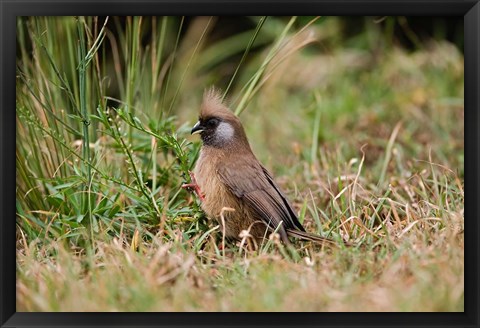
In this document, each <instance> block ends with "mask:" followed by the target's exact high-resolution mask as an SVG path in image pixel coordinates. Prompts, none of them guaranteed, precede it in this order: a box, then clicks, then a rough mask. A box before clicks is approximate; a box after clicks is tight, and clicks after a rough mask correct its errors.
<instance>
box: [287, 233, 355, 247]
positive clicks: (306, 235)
mask: <svg viewBox="0 0 480 328" xmlns="http://www.w3.org/2000/svg"><path fill="white" fill-rule="evenodd" d="M287 234H288V235H289V236H291V237H295V238H299V239H302V240H308V241H313V242H314V243H318V244H322V245H330V246H339V243H338V242H336V241H335V240H333V239H330V238H326V237H322V236H319V235H316V234H313V233H309V232H306V231H300V230H295V229H287ZM343 243H344V245H346V246H352V244H350V243H348V242H343Z"/></svg>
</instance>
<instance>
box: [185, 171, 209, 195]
mask: <svg viewBox="0 0 480 328" xmlns="http://www.w3.org/2000/svg"><path fill="white" fill-rule="evenodd" d="M188 174H190V180H191V182H190V183H184V184H183V185H182V188H184V189H190V190H192V189H193V191H194V192H195V193H196V194H197V196H198V198H200V200H201V201H204V200H205V196H204V195H203V193H202V191H201V190H200V187H199V186H198V184H197V179H195V175H194V174H193V172H192V171H188Z"/></svg>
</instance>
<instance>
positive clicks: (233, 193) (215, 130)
mask: <svg viewBox="0 0 480 328" xmlns="http://www.w3.org/2000/svg"><path fill="white" fill-rule="evenodd" d="M191 133H192V134H197V133H198V134H200V137H201V139H202V142H203V145H202V148H201V150H200V155H199V158H198V161H197V163H196V166H195V169H194V172H193V174H192V175H191V176H192V182H193V183H191V184H187V185H184V187H194V188H195V190H196V192H197V194H198V195H199V196H200V198H201V201H202V202H201V207H202V209H203V210H204V211H205V213H206V214H207V216H208V217H210V218H213V219H216V220H217V221H218V223H219V224H220V226H221V227H222V230H223V231H225V237H227V238H230V239H240V238H239V236H240V233H241V232H242V231H243V230H247V231H249V233H250V235H251V236H252V237H253V238H255V240H256V241H257V242H261V240H262V239H263V238H264V237H267V238H268V236H269V235H270V233H271V232H273V231H275V230H276V231H277V232H278V234H279V235H280V238H281V240H282V242H284V243H285V244H290V241H289V236H291V237H296V238H300V239H303V240H311V241H314V242H319V243H325V242H326V243H333V244H335V242H334V241H332V240H330V239H327V238H324V237H321V236H318V235H314V234H311V233H308V232H306V231H305V228H304V227H303V226H302V224H301V223H300V221H299V220H298V217H297V215H296V213H295V211H294V210H293V208H292V205H291V204H290V202H289V201H288V200H287V198H286V197H285V194H284V193H283V192H282V191H281V190H280V188H279V187H278V185H277V184H276V183H275V181H274V179H273V176H272V174H270V172H268V170H267V169H266V168H265V167H264V166H263V165H262V164H261V163H260V162H259V161H258V159H257V158H256V157H255V155H254V154H253V152H252V149H251V148H250V144H249V142H248V139H247V136H246V134H245V130H244V128H243V126H242V123H241V122H240V120H239V119H238V117H237V116H235V115H234V114H233V113H232V112H231V111H230V110H229V109H228V108H227V106H226V105H224V104H223V103H222V100H221V95H220V93H219V92H218V91H217V90H215V89H214V88H211V89H209V90H207V91H206V92H205V94H204V97H203V102H202V105H201V109H200V116H199V120H198V122H197V123H196V124H195V125H194V126H193V128H192V131H191ZM225 209H229V210H225ZM221 216H223V221H224V222H225V227H223V223H222V219H221Z"/></svg>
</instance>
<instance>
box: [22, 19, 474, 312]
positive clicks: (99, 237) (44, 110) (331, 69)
mask: <svg viewBox="0 0 480 328" xmlns="http://www.w3.org/2000/svg"><path fill="white" fill-rule="evenodd" d="M387 19H389V18H387ZM108 20H109V21H108V22H105V21H102V20H100V19H97V18H94V17H85V18H84V17H78V18H74V17H62V18H60V17H35V18H34V17H32V18H19V20H18V24H17V45H18V50H19V51H18V57H17V151H16V165H17V190H16V194H17V201H16V207H17V304H16V305H17V311H463V310H464V302H463V296H464V284H463V281H464V280H463V276H464V261H463V254H464V240H463V225H464V192H463V186H464V172H463V160H464V156H463V130H464V128H463V55H462V54H461V53H460V52H459V51H458V50H457V48H455V47H454V46H453V45H451V44H449V43H448V42H446V41H433V40H432V41H431V42H429V43H426V44H425V45H422V46H421V47H420V46H419V48H418V49H416V50H415V51H411V52H408V51H405V50H403V49H401V48H399V47H397V46H395V42H393V40H392V39H391V38H392V36H391V34H390V33H387V32H388V31H387V32H385V33H384V32H383V31H382V30H381V29H380V28H379V27H378V25H377V24H376V23H374V22H373V21H372V22H371V23H369V24H366V30H365V32H364V33H362V34H361V35H360V36H358V37H356V38H355V39H354V40H342V39H341V38H339V36H338V35H339V34H340V30H341V25H342V19H340V18H335V17H328V18H314V19H306V18H296V17H292V18H277V17H268V18H267V17H262V18H260V17H253V18H251V23H252V24H251V25H252V28H251V29H250V30H247V31H245V32H242V33H236V34H233V35H232V36H230V37H226V38H224V39H215V38H214V36H215V35H216V33H218V29H217V18H215V17H202V18H197V19H194V20H191V21H187V20H186V19H185V18H181V17H159V18H151V19H150V18H149V19H147V18H142V17H128V18H124V19H121V18H117V17H110V18H109V19H108ZM402 22H403V24H405V22H404V21H402ZM372 39H378V40H380V41H379V42H378V43H375V42H372ZM347 44H350V46H346V45H347ZM228 45H229V46H228ZM233 45H234V46H233ZM241 45H243V46H241ZM225 81H226V82H225ZM212 84H213V85H216V86H217V87H221V88H223V89H224V90H226V91H228V93H227V94H226V99H227V100H228V101H229V103H230V104H231V108H232V110H234V111H236V112H237V113H240V118H241V120H242V121H243V123H244V126H245V128H246V131H247V135H248V136H249V139H250V142H251V144H252V147H253V149H254V151H255V153H256V155H257V157H258V158H259V159H260V161H261V162H262V163H264V164H265V165H266V167H267V168H269V169H270V170H271V171H272V172H273V173H274V175H275V177H276V180H277V182H278V183H279V184H280V185H281V187H282V189H283V190H284V191H285V192H286V194H287V195H288V197H289V198H290V200H291V201H292V203H293V205H294V207H295V209H296V210H297V211H298V213H300V215H299V216H300V219H301V221H302V222H303V224H304V226H305V227H306V228H307V230H309V231H312V232H317V233H319V234H321V235H324V236H330V237H331V238H334V239H341V238H343V239H345V240H349V241H352V242H354V243H355V244H356V245H357V246H355V247H350V248H346V247H340V248H338V249H328V248H319V247H318V246H315V245H312V244H310V243H302V242H296V243H295V246H296V249H295V250H288V249H286V248H285V247H284V246H283V245H282V244H280V243H279V242H278V240H277V239H275V238H271V239H270V240H269V241H268V242H266V243H264V244H263V245H261V247H260V248H259V249H258V250H257V251H251V250H248V249H246V248H245V247H244V246H245V244H248V240H245V243H244V244H242V245H240V244H227V247H226V248H224V249H223V250H220V249H219V247H218V246H219V245H220V244H221V243H222V235H221V231H220V229H219V228H218V226H217V225H216V224H215V223H214V222H212V221H210V220H208V219H207V218H205V217H204V215H203V213H202V212H201V210H200V208H199V204H198V200H196V199H195V197H194V196H193V195H191V194H189V193H188V192H186V191H185V190H182V189H181V188H180V186H181V184H182V183H183V182H184V181H186V180H188V179H189V177H188V171H189V170H190V169H191V168H192V167H193V165H194V163H195V159H196V157H197V155H198V151H199V147H200V143H199V140H198V139H197V138H195V137H191V136H190V135H189V130H190V128H191V126H192V125H193V124H194V122H195V121H196V117H197V115H198V108H199V103H200V100H201V96H202V93H203V90H204V89H205V88H207V87H209V86H210V85H212ZM292 300H295V301H294V302H292Z"/></svg>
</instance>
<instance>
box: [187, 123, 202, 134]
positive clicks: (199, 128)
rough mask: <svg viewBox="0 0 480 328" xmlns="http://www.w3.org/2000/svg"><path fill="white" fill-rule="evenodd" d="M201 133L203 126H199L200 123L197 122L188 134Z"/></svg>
mask: <svg viewBox="0 0 480 328" xmlns="http://www.w3.org/2000/svg"><path fill="white" fill-rule="evenodd" d="M202 131H203V126H202V125H201V124H200V121H198V122H197V123H195V125H194V126H193V128H192V131H191V132H190V134H197V133H201V132H202Z"/></svg>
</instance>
